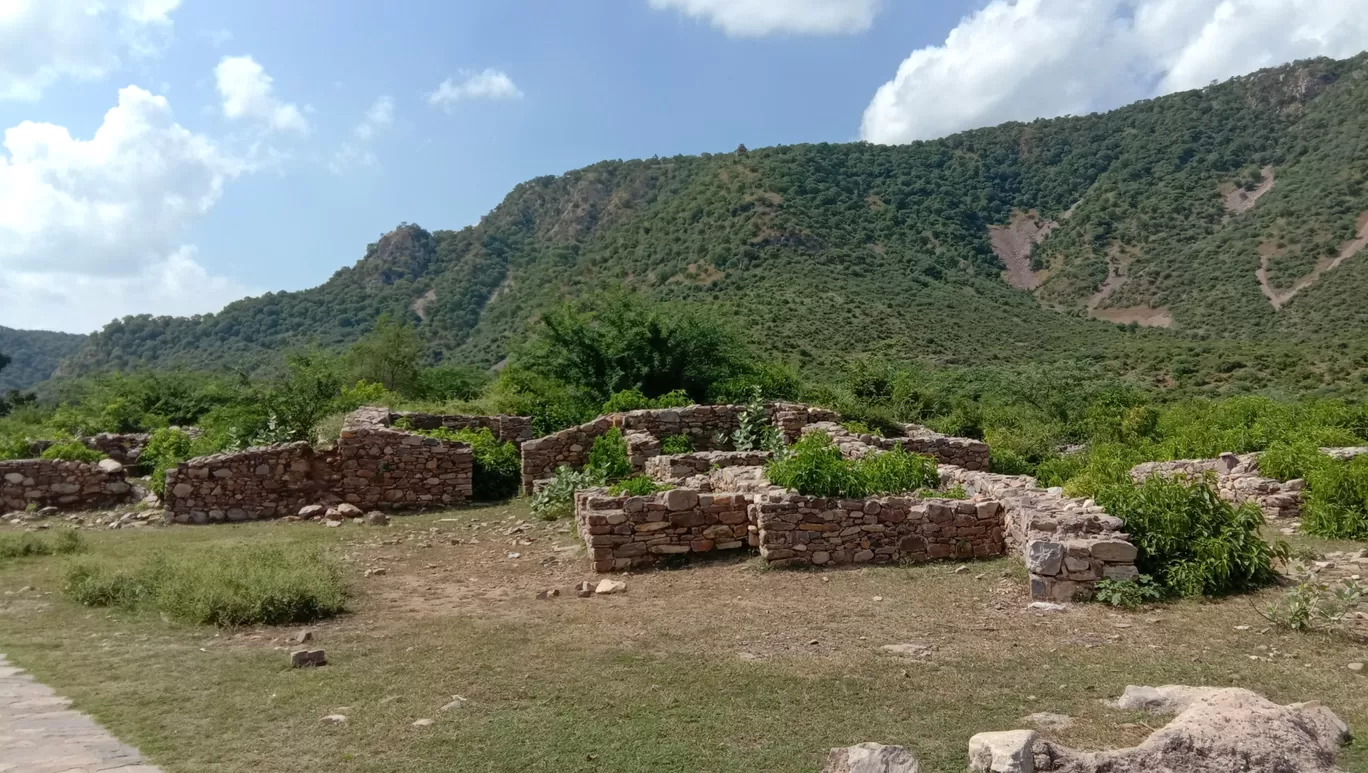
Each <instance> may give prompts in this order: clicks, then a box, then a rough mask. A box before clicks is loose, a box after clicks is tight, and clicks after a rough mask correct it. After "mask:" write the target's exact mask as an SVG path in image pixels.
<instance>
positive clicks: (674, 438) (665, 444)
mask: <svg viewBox="0 0 1368 773" xmlns="http://www.w3.org/2000/svg"><path fill="white" fill-rule="evenodd" d="M693 450H694V444H693V438H691V437H689V436H688V435H670V436H668V437H665V438H662V439H661V441H660V453H661V454H663V455H667V456H668V455H670V454H691V453H693Z"/></svg>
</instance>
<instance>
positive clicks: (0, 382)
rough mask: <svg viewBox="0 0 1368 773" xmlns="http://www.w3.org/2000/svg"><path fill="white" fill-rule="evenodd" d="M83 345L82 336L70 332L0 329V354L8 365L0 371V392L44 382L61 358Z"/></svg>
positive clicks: (84, 338) (83, 337) (55, 368)
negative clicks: (7, 360) (6, 360)
mask: <svg viewBox="0 0 1368 773" xmlns="http://www.w3.org/2000/svg"><path fill="white" fill-rule="evenodd" d="M85 342H86V337H85V336H81V335H72V334H70V333H53V332H51V331H48V330H14V329H11V328H7V327H0V355H4V356H5V357H8V358H9V364H8V365H6V366H5V367H3V368H0V392H3V391H5V390H8V389H26V388H28V387H31V386H33V385H34V384H37V383H38V382H40V381H46V380H47V379H48V377H50V376H51V375H52V373H53V371H55V370H57V365H58V364H59V363H60V362H61V361H62V358H63V357H69V356H71V355H72V354H73V353H75V352H76V351H77V350H78V349H80V348H81V347H82V346H83V345H84V344H85Z"/></svg>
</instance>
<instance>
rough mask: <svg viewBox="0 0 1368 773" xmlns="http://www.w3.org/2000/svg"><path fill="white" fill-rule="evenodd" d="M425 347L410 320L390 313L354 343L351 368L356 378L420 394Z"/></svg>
mask: <svg viewBox="0 0 1368 773" xmlns="http://www.w3.org/2000/svg"><path fill="white" fill-rule="evenodd" d="M425 354H426V347H425V346H424V345H423V342H422V340H421V339H420V338H419V337H418V331H416V330H414V329H413V327H412V326H411V325H409V324H408V323H407V322H399V321H396V320H395V319H394V318H393V317H391V316H390V315H388V314H382V315H381V316H380V317H379V318H378V319H376V320H375V329H374V330H372V331H371V332H370V333H369V334H367V335H366V337H365V338H362V339H361V340H360V341H357V342H356V343H354V344H352V347H351V349H349V350H348V352H347V366H348V370H349V372H350V374H351V376H352V378H353V380H355V381H370V382H372V383H376V384H383V385H384V387H385V388H386V389H388V390H390V391H391V392H398V393H399V394H403V395H409V396H415V397H416V396H419V394H420V392H421V391H422V389H421V375H422V361H423V358H424V356H425Z"/></svg>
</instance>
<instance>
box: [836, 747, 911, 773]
mask: <svg viewBox="0 0 1368 773" xmlns="http://www.w3.org/2000/svg"><path fill="white" fill-rule="evenodd" d="M920 770H921V767H920V765H919V763H918V762H917V758H916V757H914V756H913V755H912V753H911V752H909V751H908V750H906V749H904V748H903V747H901V746H884V745H883V744H878V743H862V744H856V745H855V746H846V747H843V748H839V749H832V750H831V751H830V752H828V753H827V760H826V766H825V767H823V768H822V773H919V771H920Z"/></svg>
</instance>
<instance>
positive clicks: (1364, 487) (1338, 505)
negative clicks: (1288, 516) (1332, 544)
mask: <svg viewBox="0 0 1368 773" xmlns="http://www.w3.org/2000/svg"><path fill="white" fill-rule="evenodd" d="M1302 529H1303V530H1305V531H1306V533H1308V534H1314V535H1316V536H1317V537H1326V538H1328V539H1365V538H1368V456H1360V457H1357V458H1355V459H1351V460H1349V461H1336V460H1333V459H1328V458H1327V461H1326V462H1325V463H1323V464H1320V465H1319V466H1317V467H1315V468H1313V469H1312V470H1311V471H1310V472H1309V473H1307V476H1306V494H1305V498H1304V499H1303V501H1302Z"/></svg>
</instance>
